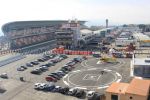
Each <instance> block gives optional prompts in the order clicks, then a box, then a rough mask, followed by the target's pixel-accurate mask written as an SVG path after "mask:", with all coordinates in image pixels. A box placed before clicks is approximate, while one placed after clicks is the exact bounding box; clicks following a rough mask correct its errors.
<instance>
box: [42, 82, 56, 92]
mask: <svg viewBox="0 0 150 100" xmlns="http://www.w3.org/2000/svg"><path fill="white" fill-rule="evenodd" d="M54 88H55V85H54V84H48V85H47V86H46V87H45V88H44V91H52V90H53V89H54Z"/></svg>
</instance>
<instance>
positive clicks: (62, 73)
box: [56, 71, 66, 76]
mask: <svg viewBox="0 0 150 100" xmlns="http://www.w3.org/2000/svg"><path fill="white" fill-rule="evenodd" d="M56 73H57V74H59V75H61V76H65V75H66V73H64V72H63V71H58V72H56Z"/></svg>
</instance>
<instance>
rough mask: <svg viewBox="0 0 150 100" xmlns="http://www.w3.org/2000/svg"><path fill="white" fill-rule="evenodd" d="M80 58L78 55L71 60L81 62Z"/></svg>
mask: <svg viewBox="0 0 150 100" xmlns="http://www.w3.org/2000/svg"><path fill="white" fill-rule="evenodd" d="M82 60H83V59H82V58H80V57H78V58H74V59H73V61H75V62H82Z"/></svg>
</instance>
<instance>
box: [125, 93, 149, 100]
mask: <svg viewBox="0 0 150 100" xmlns="http://www.w3.org/2000/svg"><path fill="white" fill-rule="evenodd" d="M130 97H132V99H130ZM147 98H148V97H147V96H139V95H134V94H125V100H147Z"/></svg>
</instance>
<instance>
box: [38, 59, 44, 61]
mask: <svg viewBox="0 0 150 100" xmlns="http://www.w3.org/2000/svg"><path fill="white" fill-rule="evenodd" d="M37 61H39V62H44V61H45V60H43V59H37Z"/></svg>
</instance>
